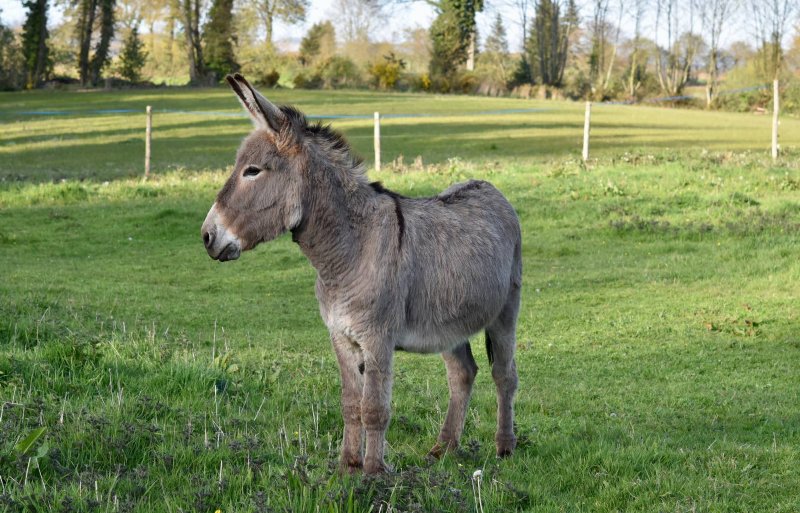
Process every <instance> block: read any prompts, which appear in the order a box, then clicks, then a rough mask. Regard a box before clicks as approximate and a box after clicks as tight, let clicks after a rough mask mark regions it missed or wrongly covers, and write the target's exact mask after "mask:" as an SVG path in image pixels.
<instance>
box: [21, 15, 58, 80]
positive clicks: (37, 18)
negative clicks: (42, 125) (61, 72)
mask: <svg viewBox="0 0 800 513" xmlns="http://www.w3.org/2000/svg"><path fill="white" fill-rule="evenodd" d="M22 5H23V6H24V7H25V8H26V9H28V17H27V18H26V19H25V24H24V25H23V27H22V55H23V57H24V59H25V87H27V88H28V89H32V88H34V87H36V86H37V85H39V83H40V82H41V81H42V80H44V78H45V77H46V75H47V74H48V73H49V71H50V68H51V66H52V65H51V63H50V57H49V49H48V47H47V37H48V32H47V0H25V2H23V4H22Z"/></svg>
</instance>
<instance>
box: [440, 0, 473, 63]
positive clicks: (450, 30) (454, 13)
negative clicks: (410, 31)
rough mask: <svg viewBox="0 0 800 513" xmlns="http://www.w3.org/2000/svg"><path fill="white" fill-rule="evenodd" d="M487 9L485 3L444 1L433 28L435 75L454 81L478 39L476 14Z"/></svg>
mask: <svg viewBox="0 0 800 513" xmlns="http://www.w3.org/2000/svg"><path fill="white" fill-rule="evenodd" d="M482 9H483V0H441V1H440V3H439V5H438V10H439V15H438V16H437V17H436V19H435V20H433V23H432V24H431V28H430V34H431V41H432V43H433V48H432V55H431V62H430V72H431V76H434V77H444V78H451V77H452V76H453V75H454V74H455V72H456V71H457V70H458V67H459V66H460V65H461V64H463V63H464V62H465V61H466V60H467V57H468V54H467V51H468V49H469V46H470V42H471V41H472V38H473V37H475V13H476V12H478V11H480V10H482Z"/></svg>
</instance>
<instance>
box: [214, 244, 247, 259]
mask: <svg viewBox="0 0 800 513" xmlns="http://www.w3.org/2000/svg"><path fill="white" fill-rule="evenodd" d="M241 254H242V250H241V248H240V247H239V245H238V244H236V243H235V242H231V243H230V244H228V245H227V246H225V247H224V248H222V251H220V252H219V254H218V255H217V258H216V259H217V260H219V261H220V262H227V261H228V260H236V259H237V258H239V255H241Z"/></svg>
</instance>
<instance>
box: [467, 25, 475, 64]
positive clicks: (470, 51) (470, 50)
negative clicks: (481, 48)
mask: <svg viewBox="0 0 800 513" xmlns="http://www.w3.org/2000/svg"><path fill="white" fill-rule="evenodd" d="M467 71H475V31H474V30H473V31H472V33H471V34H470V36H469V46H467Z"/></svg>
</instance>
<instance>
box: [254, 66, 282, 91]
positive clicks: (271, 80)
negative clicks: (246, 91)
mask: <svg viewBox="0 0 800 513" xmlns="http://www.w3.org/2000/svg"><path fill="white" fill-rule="evenodd" d="M280 79H281V74H280V73H279V72H278V70H276V69H273V70H271V71H268V72H267V73H264V74H263V75H261V76H260V77H259V78H258V80H257V81H256V82H257V83H258V84H259V85H261V86H263V87H275V86H277V85H278V80H280Z"/></svg>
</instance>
